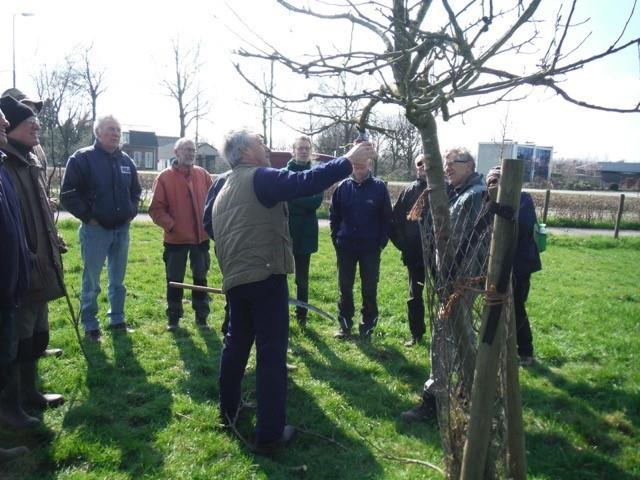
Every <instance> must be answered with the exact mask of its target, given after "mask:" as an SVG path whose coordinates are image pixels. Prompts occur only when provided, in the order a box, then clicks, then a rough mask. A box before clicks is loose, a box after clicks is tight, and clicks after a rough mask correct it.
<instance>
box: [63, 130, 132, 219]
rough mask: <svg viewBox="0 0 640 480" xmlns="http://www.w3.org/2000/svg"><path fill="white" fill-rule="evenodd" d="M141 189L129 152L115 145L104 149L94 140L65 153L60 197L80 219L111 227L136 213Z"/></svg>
mask: <svg viewBox="0 0 640 480" xmlns="http://www.w3.org/2000/svg"><path fill="white" fill-rule="evenodd" d="M141 192H142V189H141V188H140V182H139V181H138V172H137V170H136V166H135V165H134V163H133V161H132V160H131V159H130V158H129V156H128V155H127V154H126V153H124V152H122V151H121V150H119V149H118V150H116V151H115V152H113V153H107V152H106V151H105V150H104V149H103V148H102V146H101V145H100V143H99V142H98V141H96V142H95V143H94V144H93V146H91V147H86V148H82V149H80V150H78V151H77V152H75V153H74V154H73V155H71V157H69V161H68V162H67V167H66V170H65V172H64V178H63V179H62V186H61V188H60V201H61V202H62V205H64V207H65V208H66V209H67V210H69V212H71V213H72V214H73V215H74V216H75V217H77V218H79V219H80V220H82V221H83V222H85V223H87V222H89V220H91V219H92V218H94V219H95V220H96V221H97V222H98V223H99V224H100V225H102V226H103V227H104V228H109V229H112V228H117V227H119V226H120V225H124V224H125V223H127V222H128V221H130V220H131V219H133V218H134V217H135V216H136V215H137V214H138V204H139V203H140V194H141Z"/></svg>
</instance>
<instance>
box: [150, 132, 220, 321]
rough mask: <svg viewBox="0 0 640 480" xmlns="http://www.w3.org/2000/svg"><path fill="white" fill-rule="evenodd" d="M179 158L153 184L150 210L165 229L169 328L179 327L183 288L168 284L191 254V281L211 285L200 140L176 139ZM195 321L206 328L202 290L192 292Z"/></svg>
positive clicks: (179, 277) (206, 178) (206, 179)
mask: <svg viewBox="0 0 640 480" xmlns="http://www.w3.org/2000/svg"><path fill="white" fill-rule="evenodd" d="M174 153H175V155H176V159H175V160H174V161H173V163H172V165H171V166H170V167H168V168H166V169H165V170H163V171H162V172H161V173H160V175H158V177H157V178H156V181H155V183H154V185H153V197H152V199H151V205H150V206H149V215H150V216H151V218H152V219H153V221H154V223H155V224H156V225H158V226H160V227H162V229H163V230H164V255H163V259H164V263H165V270H166V274H167V317H168V324H167V330H168V331H170V332H172V331H175V330H176V329H177V328H178V323H179V321H180V318H181V317H182V316H183V314H184V312H183V309H182V293H183V292H182V290H181V289H179V288H172V287H169V282H182V281H184V274H185V270H186V268H187V256H189V259H190V264H191V273H192V274H193V283H194V284H195V285H203V286H206V285H207V272H208V271H209V265H210V263H211V258H210V255H209V237H208V236H207V233H206V232H205V230H204V227H203V225H202V212H203V211H204V203H205V200H206V198H207V192H208V191H209V187H211V184H212V181H211V176H210V175H209V173H208V172H207V171H206V170H205V169H204V168H202V167H199V166H197V165H194V164H193V162H194V160H195V156H196V145H195V143H194V142H193V140H190V139H188V138H184V137H183V138H181V139H179V140H178V141H177V142H176V144H175V149H174ZM191 305H192V306H193V310H194V311H195V313H196V324H197V325H198V326H199V327H200V328H203V329H208V328H209V327H208V326H207V317H208V316H209V296H208V295H207V294H206V293H204V292H196V291H194V292H193V293H192V294H191Z"/></svg>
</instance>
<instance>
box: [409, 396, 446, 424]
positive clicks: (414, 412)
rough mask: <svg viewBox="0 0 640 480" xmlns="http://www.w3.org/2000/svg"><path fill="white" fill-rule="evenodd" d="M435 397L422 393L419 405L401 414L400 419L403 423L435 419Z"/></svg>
mask: <svg viewBox="0 0 640 480" xmlns="http://www.w3.org/2000/svg"><path fill="white" fill-rule="evenodd" d="M437 412H438V411H437V407H436V397H434V396H433V395H432V394H430V393H427V392H423V393H422V398H421V399H420V403H419V404H418V405H416V406H415V407H413V408H411V409H409V410H407V411H406V412H402V413H401V414H400V418H402V420H403V421H404V422H405V423H414V422H426V421H429V420H434V419H436V418H437Z"/></svg>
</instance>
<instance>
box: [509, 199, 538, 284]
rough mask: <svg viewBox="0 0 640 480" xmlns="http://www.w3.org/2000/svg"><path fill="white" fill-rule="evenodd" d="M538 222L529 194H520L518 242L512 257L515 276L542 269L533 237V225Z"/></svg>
mask: <svg viewBox="0 0 640 480" xmlns="http://www.w3.org/2000/svg"><path fill="white" fill-rule="evenodd" d="M536 223H538V220H537V218H536V209H535V207H534V205H533V200H532V199H531V195H529V194H528V193H526V192H522V193H521V194H520V210H519V212H518V244H517V245H516V253H515V256H514V258H513V274H514V275H515V276H516V277H520V276H525V275H531V274H532V273H533V272H537V271H539V270H541V269H542V263H541V262H540V253H539V252H538V247H537V246H536V242H535V241H534V239H533V226H534V225H535V224H536Z"/></svg>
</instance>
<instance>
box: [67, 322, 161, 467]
mask: <svg viewBox="0 0 640 480" xmlns="http://www.w3.org/2000/svg"><path fill="white" fill-rule="evenodd" d="M109 338H110V337H109V336H105V337H104V339H103V343H102V345H101V346H99V345H90V346H89V347H90V348H89V349H88V350H89V351H88V353H89V357H90V358H91V361H92V362H93V366H92V367H87V379H86V384H87V388H88V390H89V392H88V396H87V398H86V400H85V401H84V402H83V403H81V404H79V405H77V406H74V407H73V408H71V409H70V410H69V412H68V413H67V415H66V417H65V419H64V422H63V427H64V428H66V429H67V430H68V431H75V432H76V434H77V436H78V440H77V441H76V442H75V443H74V444H73V445H72V447H73V448H70V449H69V451H67V452H66V458H62V459H61V460H59V465H58V468H64V467H76V468H80V469H83V468H87V467H88V468H89V469H91V470H97V471H99V470H101V465H103V467H104V470H107V471H108V470H114V469H117V470H119V471H121V472H123V473H126V474H129V475H131V477H132V478H141V477H143V476H148V475H153V474H154V473H160V472H161V471H162V468H163V464H164V455H163V453H162V452H160V451H158V450H156V449H155V448H154V447H153V444H154V439H155V436H156V433H157V432H158V431H160V430H161V429H163V428H164V427H165V425H166V424H167V423H168V422H169V420H170V418H171V402H172V399H171V392H170V391H169V390H168V389H167V388H165V387H163V386H161V385H159V384H155V383H150V382H149V381H148V380H147V376H146V372H145V371H144V369H143V368H142V366H141V365H140V363H139V362H138V360H137V358H136V356H135V354H134V352H133V345H132V341H131V338H130V336H129V335H127V334H123V333H115V334H113V337H112V342H113V351H114V361H113V364H110V363H109V362H108V358H107V356H106V355H105V353H104V351H103V349H104V348H106V347H107V346H108V344H109Z"/></svg>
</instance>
